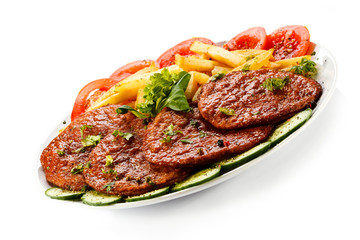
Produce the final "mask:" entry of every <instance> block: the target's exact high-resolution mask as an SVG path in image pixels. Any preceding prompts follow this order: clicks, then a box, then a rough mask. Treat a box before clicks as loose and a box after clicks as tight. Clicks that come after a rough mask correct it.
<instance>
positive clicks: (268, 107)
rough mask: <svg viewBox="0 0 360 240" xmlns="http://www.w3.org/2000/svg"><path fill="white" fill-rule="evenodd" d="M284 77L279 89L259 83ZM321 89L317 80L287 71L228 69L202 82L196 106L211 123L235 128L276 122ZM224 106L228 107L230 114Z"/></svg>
mask: <svg viewBox="0 0 360 240" xmlns="http://www.w3.org/2000/svg"><path fill="white" fill-rule="evenodd" d="M286 77H289V79H290V82H288V83H287V84H286V85H285V86H284V88H283V89H282V90H273V91H270V90H268V89H266V88H264V87H263V86H262V83H263V82H264V81H265V80H266V79H269V78H281V79H284V78H286ZM321 93H322V88H321V86H320V84H319V83H317V82H316V81H314V80H312V79H310V78H305V77H303V76H300V75H296V74H293V73H291V72H280V71H273V70H266V69H263V70H255V71H249V72H247V73H243V72H232V73H229V74H227V75H226V76H225V77H223V78H222V79H220V80H218V81H216V82H209V83H207V84H206V85H204V86H203V88H202V91H201V93H200V96H199V103H198V106H199V110H200V112H201V115H202V116H203V117H204V118H205V119H206V120H208V121H209V122H210V123H211V124H212V125H214V126H215V127H217V128H221V129H235V128H244V127H249V126H258V125H264V124H274V123H279V122H280V121H283V120H285V119H287V118H289V117H291V116H292V115H294V114H295V113H297V112H299V111H301V110H302V109H304V108H306V107H307V106H308V105H309V104H311V103H312V102H315V101H317V100H318V99H319V98H320V96H321ZM219 108H220V109H219ZM224 109H225V110H226V109H229V110H230V111H231V112H230V114H231V115H227V114H225V113H224ZM220 110H223V111H220Z"/></svg>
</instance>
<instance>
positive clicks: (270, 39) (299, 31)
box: [266, 25, 310, 60]
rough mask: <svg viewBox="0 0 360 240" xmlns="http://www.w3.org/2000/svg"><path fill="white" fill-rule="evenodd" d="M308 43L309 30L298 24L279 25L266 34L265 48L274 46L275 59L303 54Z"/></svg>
mask: <svg viewBox="0 0 360 240" xmlns="http://www.w3.org/2000/svg"><path fill="white" fill-rule="evenodd" d="M309 45H310V33H309V30H308V29H307V28H306V27H304V26H300V25H292V26H285V27H281V28H279V29H277V30H275V31H274V32H272V33H271V34H270V35H268V36H267V47H266V49H270V48H274V53H273V55H274V58H275V59H276V60H281V59H287V58H293V57H300V56H304V55H305V54H306V52H307V50H308V48H309Z"/></svg>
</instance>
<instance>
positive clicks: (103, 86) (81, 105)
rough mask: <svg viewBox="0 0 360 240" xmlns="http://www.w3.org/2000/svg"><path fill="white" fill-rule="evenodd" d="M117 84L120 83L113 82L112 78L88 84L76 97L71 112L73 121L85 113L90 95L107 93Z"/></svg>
mask: <svg viewBox="0 0 360 240" xmlns="http://www.w3.org/2000/svg"><path fill="white" fill-rule="evenodd" d="M117 82H118V81H116V80H113V79H111V78H102V79H98V80H95V81H92V82H90V83H88V84H86V85H85V86H84V87H83V88H82V89H81V90H80V92H79V94H78V96H77V97H76V100H75V103H74V107H73V110H72V112H71V121H74V119H76V118H77V117H78V116H80V114H82V113H83V112H85V110H86V106H87V104H86V103H87V102H86V100H87V99H88V97H89V95H90V93H92V92H93V91H94V90H101V91H107V90H109V89H110V88H111V87H112V86H114V85H115V84H116V83H117Z"/></svg>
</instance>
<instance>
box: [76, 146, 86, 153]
mask: <svg viewBox="0 0 360 240" xmlns="http://www.w3.org/2000/svg"><path fill="white" fill-rule="evenodd" d="M73 152H75V153H83V152H85V148H84V147H81V148H78V149H76V150H74V151H73Z"/></svg>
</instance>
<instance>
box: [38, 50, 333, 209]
mask: <svg viewBox="0 0 360 240" xmlns="http://www.w3.org/2000/svg"><path fill="white" fill-rule="evenodd" d="M314 51H315V52H316V54H315V55H314V56H313V61H315V62H316V63H317V66H318V70H319V72H318V76H317V78H316V79H317V81H318V82H319V83H320V84H321V85H322V87H323V94H322V96H321V98H320V100H319V101H318V103H317V106H316V108H315V109H314V111H313V116H312V117H311V118H310V119H309V120H308V121H307V122H306V123H305V124H304V125H303V126H302V127H301V128H300V129H298V130H297V131H295V132H294V133H292V134H291V135H290V136H288V137H287V138H286V139H285V140H284V141H282V142H281V143H279V144H278V145H276V146H275V147H274V148H272V149H270V150H269V151H267V152H266V153H264V154H263V155H261V156H259V157H257V158H255V159H254V160H252V161H250V162H248V163H246V164H244V165H242V166H240V167H238V168H236V169H234V170H232V171H229V172H227V173H225V174H222V175H220V176H218V177H217V178H215V179H213V180H211V181H209V182H206V183H204V184H202V185H199V186H195V187H192V188H188V189H185V190H182V191H179V192H174V193H168V194H166V195H163V196H161V197H157V198H153V199H148V200H142V201H138V202H124V203H117V204H114V205H109V206H103V207H106V208H115V209H119V208H133V207H139V206H146V205H151V204H156V203H160V202H164V201H168V200H172V199H176V198H180V197H183V196H186V195H189V194H192V193H196V192H199V191H202V190H204V189H207V188H210V187H212V186H214V185H216V184H219V183H221V182H224V181H226V180H228V179H230V178H233V177H235V176H237V175H239V174H240V173H241V172H242V171H244V170H245V169H247V168H248V167H250V166H252V165H254V164H255V163H257V162H259V161H261V160H263V159H265V158H267V157H268V156H270V155H271V154H273V153H274V152H275V151H277V150H278V149H280V148H281V147H283V146H285V145H287V144H288V143H289V142H291V140H292V139H293V138H294V137H296V136H297V135H298V134H299V133H300V132H301V131H303V130H304V129H305V128H306V127H307V126H309V125H310V124H311V123H312V122H313V121H314V119H315V118H317V117H318V116H319V114H320V113H321V111H322V110H323V109H324V107H325V106H326V105H327V103H328V102H329V100H330V98H331V96H332V94H333V92H334V90H335V83H336V78H337V66H336V62H335V59H334V58H333V56H332V55H331V53H330V52H329V51H328V50H327V49H325V48H324V47H321V46H319V45H316V47H315V50H314ZM66 122H68V123H69V122H70V119H69V117H68V118H67V119H66ZM64 126H65V125H64V124H59V125H58V126H57V127H56V129H54V131H53V132H52V133H51V134H50V135H49V137H48V139H47V140H46V142H45V143H44V145H43V146H42V148H41V151H42V150H43V149H44V148H45V147H46V146H47V145H48V144H49V143H50V141H51V140H52V139H53V138H54V137H55V136H57V134H58V132H59V130H60V129H62V128H63V127H64ZM40 154H41V152H40ZM39 159H40V155H39V158H38V159H37V173H38V179H39V182H40V184H41V186H42V187H43V188H44V191H45V190H46V189H48V188H49V187H52V186H51V185H50V184H49V183H48V182H47V181H46V178H45V174H44V172H43V170H42V167H41V165H40V160H39ZM67 202H69V201H67ZM69 203H70V204H81V205H85V204H83V203H82V202H69Z"/></svg>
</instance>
